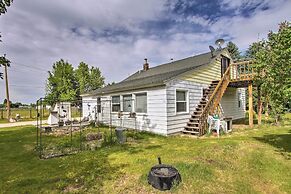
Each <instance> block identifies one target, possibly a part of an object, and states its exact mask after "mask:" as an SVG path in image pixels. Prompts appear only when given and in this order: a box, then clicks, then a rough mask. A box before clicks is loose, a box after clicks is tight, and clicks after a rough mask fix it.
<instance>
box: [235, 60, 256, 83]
mask: <svg viewBox="0 0 291 194" xmlns="http://www.w3.org/2000/svg"><path fill="white" fill-rule="evenodd" d="M254 75H255V72H254V65H253V61H241V62H236V63H232V64H231V65H230V81H231V82H235V81H249V80H252V79H253V78H254Z"/></svg>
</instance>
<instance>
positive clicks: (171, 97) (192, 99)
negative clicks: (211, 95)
mask: <svg viewBox="0 0 291 194" xmlns="http://www.w3.org/2000/svg"><path fill="white" fill-rule="evenodd" d="M207 87H208V85H206V84H200V83H194V82H191V81H185V80H179V79H176V80H172V81H170V82H168V84H167V87H166V90H167V131H168V134H171V133H177V132H180V131H182V130H183V129H184V127H185V126H186V123H187V122H188V121H189V118H190V114H191V112H193V111H194V109H195V108H196V106H197V105H198V103H199V101H200V100H201V98H202V89H203V88H207ZM177 90H178V91H179V90H180V91H181V90H182V91H183V90H184V91H187V98H188V100H187V112H185V113H178V114H177V112H176V91H177Z"/></svg>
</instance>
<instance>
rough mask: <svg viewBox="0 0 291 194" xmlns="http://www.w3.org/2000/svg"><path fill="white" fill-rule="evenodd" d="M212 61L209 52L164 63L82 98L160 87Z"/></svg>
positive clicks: (217, 53) (216, 54)
mask: <svg viewBox="0 0 291 194" xmlns="http://www.w3.org/2000/svg"><path fill="white" fill-rule="evenodd" d="M219 53H220V52H216V53H215V56H218V55H219ZM212 59H213V57H212V55H211V52H208V53H203V54H200V55H196V56H192V57H188V58H185V59H182V60H178V61H174V62H171V63H166V64H163V65H159V66H156V67H152V68H150V69H149V70H147V71H138V72H136V73H134V74H132V75H131V76H129V77H127V78H126V79H125V80H123V81H121V82H119V83H116V84H113V85H110V86H105V87H104V88H100V89H97V90H94V91H92V92H89V93H87V94H84V95H82V96H89V95H100V94H108V93H113V92H121V91H129V90H136V89H142V88H149V87H154V86H162V85H165V81H167V80H169V79H172V78H174V77H176V76H178V75H180V74H183V73H185V72H187V71H190V70H193V69H195V68H197V67H199V66H202V65H207V64H209V63H210V62H211V60H212Z"/></svg>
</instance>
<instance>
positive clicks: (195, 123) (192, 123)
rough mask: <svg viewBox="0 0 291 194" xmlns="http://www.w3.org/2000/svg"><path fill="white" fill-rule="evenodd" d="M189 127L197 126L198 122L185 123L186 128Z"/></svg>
mask: <svg viewBox="0 0 291 194" xmlns="http://www.w3.org/2000/svg"><path fill="white" fill-rule="evenodd" d="M189 125H199V123H198V122H187V126H189ZM191 127H192V126H191Z"/></svg>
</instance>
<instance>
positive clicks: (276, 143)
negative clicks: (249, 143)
mask: <svg viewBox="0 0 291 194" xmlns="http://www.w3.org/2000/svg"><path fill="white" fill-rule="evenodd" d="M254 138H255V139H256V140H258V141H260V142H263V143H266V144H269V145H271V146H273V147H275V148H276V149H277V151H278V152H279V153H281V154H282V155H287V157H288V159H291V143H290V141H291V130H289V132H288V133H287V134H269V135H264V136H262V137H254Z"/></svg>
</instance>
